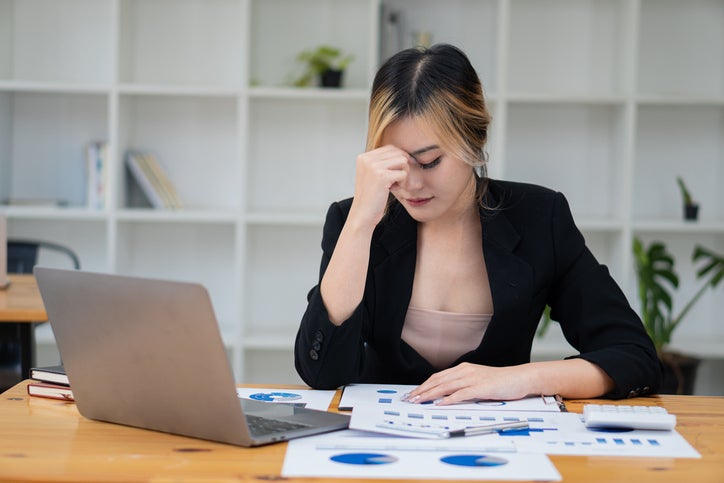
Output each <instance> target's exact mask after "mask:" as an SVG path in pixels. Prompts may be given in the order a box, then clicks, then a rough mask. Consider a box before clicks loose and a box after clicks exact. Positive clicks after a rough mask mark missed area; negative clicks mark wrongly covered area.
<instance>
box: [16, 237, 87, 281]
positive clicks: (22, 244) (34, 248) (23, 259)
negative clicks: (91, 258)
mask: <svg viewBox="0 0 724 483" xmlns="http://www.w3.org/2000/svg"><path fill="white" fill-rule="evenodd" d="M41 250H50V251H53V252H56V253H60V254H63V255H66V256H68V258H69V259H70V261H71V263H72V264H73V268H75V269H76V270H79V269H80V259H79V258H78V255H76V254H75V252H74V251H73V250H71V249H70V248H68V247H65V246H63V245H59V244H57V243H52V242H47V241H42V240H8V268H7V270H8V273H33V267H34V266H35V264H36V263H37V262H38V254H39V253H40V251H41Z"/></svg>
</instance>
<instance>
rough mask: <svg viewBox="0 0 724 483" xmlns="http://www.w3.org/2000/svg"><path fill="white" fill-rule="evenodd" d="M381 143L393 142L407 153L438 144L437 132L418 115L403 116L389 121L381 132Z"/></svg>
mask: <svg viewBox="0 0 724 483" xmlns="http://www.w3.org/2000/svg"><path fill="white" fill-rule="evenodd" d="M382 144H383V145H386V144H394V145H395V146H397V147H399V148H400V149H403V150H405V151H407V152H408V153H413V152H415V151H419V150H420V149H423V148H427V147H430V146H440V142H439V139H438V136H437V134H436V133H435V132H434V131H433V130H432V129H431V127H430V125H429V123H427V122H425V120H424V119H422V118H420V117H404V118H401V119H398V120H396V121H394V122H393V123H391V124H390V125H389V126H387V128H386V129H385V131H384V133H383V134H382Z"/></svg>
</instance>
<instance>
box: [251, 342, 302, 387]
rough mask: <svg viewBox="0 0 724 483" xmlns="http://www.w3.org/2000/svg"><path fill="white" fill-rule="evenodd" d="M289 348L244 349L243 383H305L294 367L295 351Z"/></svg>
mask: <svg viewBox="0 0 724 483" xmlns="http://www.w3.org/2000/svg"><path fill="white" fill-rule="evenodd" d="M293 344H294V340H293V339H292V346H290V347H289V348H288V349H286V350H284V349H277V350H274V349H262V350H258V351H257V350H249V349H247V350H245V351H244V378H243V379H242V380H241V381H239V382H240V383H243V384H269V381H274V383H275V384H289V385H296V384H304V382H302V379H301V378H300V377H299V376H298V375H297V372H296V370H295V369H294V351H293V350H292V348H293Z"/></svg>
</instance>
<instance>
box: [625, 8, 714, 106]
mask: <svg viewBox="0 0 724 483" xmlns="http://www.w3.org/2000/svg"><path fill="white" fill-rule="evenodd" d="M640 17H641V19H640V38H639V40H638V45H639V53H638V58H639V62H638V65H639V67H638V86H637V91H638V92H639V93H645V94H647V95H660V96H672V97H675V98H680V97H681V98H687V97H718V98H721V97H722V96H724V27H723V26H724V3H722V2H720V1H717V0H690V1H687V2H681V1H678V0H642V2H641V14H640Z"/></svg>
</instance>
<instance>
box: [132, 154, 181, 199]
mask: <svg viewBox="0 0 724 483" xmlns="http://www.w3.org/2000/svg"><path fill="white" fill-rule="evenodd" d="M126 166H128V171H129V172H130V173H131V175H132V178H133V180H135V182H136V184H137V185H138V186H139V187H140V188H141V191H142V193H143V195H144V196H145V197H146V199H147V200H148V201H149V202H150V204H151V206H152V207H154V208H160V209H169V210H178V209H181V208H183V203H181V199H180V198H179V195H178V193H177V192H176V188H175V187H174V186H173V184H172V183H171V181H170V180H169V179H168V176H167V175H166V172H165V171H164V170H163V168H161V165H160V163H159V162H158V160H157V159H156V157H155V156H154V155H152V154H150V153H144V152H140V151H129V152H128V153H126ZM129 181H130V180H129ZM129 184H130V183H129ZM130 188H131V187H130V186H129V191H130ZM129 198H131V196H130V195H129Z"/></svg>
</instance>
